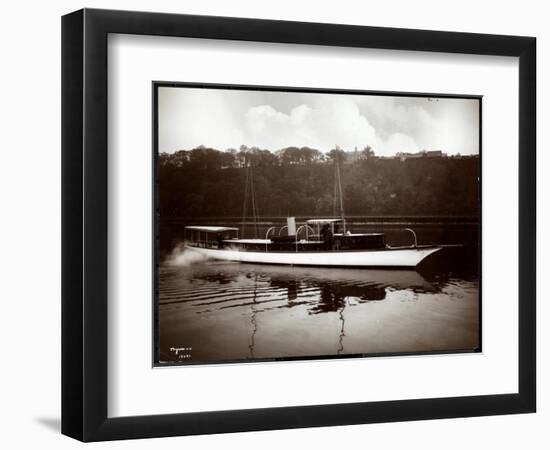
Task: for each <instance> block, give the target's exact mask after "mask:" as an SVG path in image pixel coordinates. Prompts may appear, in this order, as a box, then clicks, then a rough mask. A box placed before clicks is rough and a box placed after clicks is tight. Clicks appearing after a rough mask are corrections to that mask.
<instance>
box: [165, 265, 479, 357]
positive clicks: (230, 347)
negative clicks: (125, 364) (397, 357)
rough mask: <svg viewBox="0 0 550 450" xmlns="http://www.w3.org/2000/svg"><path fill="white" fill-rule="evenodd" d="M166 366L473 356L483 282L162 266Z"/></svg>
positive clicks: (444, 276) (405, 274) (438, 274)
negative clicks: (427, 353)
mask: <svg viewBox="0 0 550 450" xmlns="http://www.w3.org/2000/svg"><path fill="white" fill-rule="evenodd" d="M159 287H160V295H159V351H160V358H159V360H160V362H182V363H197V362H223V361H235V360H251V359H275V358H284V359H286V358H304V357H333V356H337V355H357V354H376V353H405V352H418V351H421V352H424V351H453V350H475V349H477V348H478V347H479V333H478V328H479V326H478V325H479V322H478V316H479V314H478V312H479V301H478V280H477V276H475V275H464V274H457V273H454V272H453V271H452V270H449V269H448V268H445V269H441V270H435V271H431V272H427V273H423V274H420V273H418V272H416V271H410V270H365V269H328V268H305V267H304V268H299V267H287V266H263V265H253V264H239V263H228V262H194V263H193V264H191V265H189V266H186V265H183V266H181V265H174V264H172V265H169V264H164V265H162V266H161V268H160V273H159Z"/></svg>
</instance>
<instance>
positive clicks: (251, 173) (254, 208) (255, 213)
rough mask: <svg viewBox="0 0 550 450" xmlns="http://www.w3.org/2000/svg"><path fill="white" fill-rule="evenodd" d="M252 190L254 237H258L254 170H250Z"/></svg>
mask: <svg viewBox="0 0 550 450" xmlns="http://www.w3.org/2000/svg"><path fill="white" fill-rule="evenodd" d="M250 190H251V195H250V196H251V198H252V218H253V220H254V237H255V238H256V239H258V210H257V206H256V190H255V188H254V171H253V170H252V171H251V172H250Z"/></svg>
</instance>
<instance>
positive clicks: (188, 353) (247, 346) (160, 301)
mask: <svg viewBox="0 0 550 450" xmlns="http://www.w3.org/2000/svg"><path fill="white" fill-rule="evenodd" d="M481 103H482V99H481V97H474V96H459V95H454V94H453V95H450V94H447V93H438V94H424V93H422V94H421V93H398V92H395V93H393V92H369V91H335V90H322V89H297V88H285V87H263V86H262V87H260V86H234V85H205V84H190V83H172V82H170V83H168V82H154V83H153V135H154V140H153V158H154V168H155V169H154V170H155V174H154V179H155V187H154V189H155V205H154V233H155V236H154V242H155V252H154V258H155V261H154V262H155V264H154V266H153V267H155V274H154V279H155V295H154V308H155V315H154V316H155V323H154V331H155V332H154V336H155V339H154V349H153V355H154V356H153V357H154V364H155V365H156V366H166V365H174V364H177V365H190V364H220V363H235V362H239V363H240V362H261V361H278V360H280V361H288V360H307V359H329V358H349V357H372V356H384V355H410V354H433V353H459V352H476V351H480V350H481V296H480V292H481V288H480V285H481V263H480V261H481Z"/></svg>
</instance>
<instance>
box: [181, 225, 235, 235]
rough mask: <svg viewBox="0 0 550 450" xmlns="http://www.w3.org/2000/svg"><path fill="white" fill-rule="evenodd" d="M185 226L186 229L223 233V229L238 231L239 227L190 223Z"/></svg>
mask: <svg viewBox="0 0 550 450" xmlns="http://www.w3.org/2000/svg"><path fill="white" fill-rule="evenodd" d="M185 228H186V229H188V230H195V231H205V232H206V233H223V232H225V231H239V229H238V228H235V227H208V226H199V225H192V226H188V227H185Z"/></svg>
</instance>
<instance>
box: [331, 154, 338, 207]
mask: <svg viewBox="0 0 550 450" xmlns="http://www.w3.org/2000/svg"><path fill="white" fill-rule="evenodd" d="M337 161H338V160H337V159H336V155H335V158H334V193H333V195H332V217H336V214H337V209H338V208H337V202H338V200H337V198H338V182H337V176H338V175H337V173H338V162H337Z"/></svg>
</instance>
